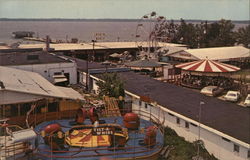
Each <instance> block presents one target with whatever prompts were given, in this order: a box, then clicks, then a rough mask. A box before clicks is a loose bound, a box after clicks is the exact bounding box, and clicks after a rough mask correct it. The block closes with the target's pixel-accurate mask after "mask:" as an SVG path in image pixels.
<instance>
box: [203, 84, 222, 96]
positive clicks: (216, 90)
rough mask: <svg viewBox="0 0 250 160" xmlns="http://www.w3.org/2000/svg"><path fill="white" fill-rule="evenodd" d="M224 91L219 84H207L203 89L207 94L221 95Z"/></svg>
mask: <svg viewBox="0 0 250 160" xmlns="http://www.w3.org/2000/svg"><path fill="white" fill-rule="evenodd" d="M223 91H224V89H223V88H220V87H217V86H206V87H204V88H203V89H202V90H201V93H202V94H204V95H207V96H213V97H216V96H219V95H220V94H222V92H223Z"/></svg>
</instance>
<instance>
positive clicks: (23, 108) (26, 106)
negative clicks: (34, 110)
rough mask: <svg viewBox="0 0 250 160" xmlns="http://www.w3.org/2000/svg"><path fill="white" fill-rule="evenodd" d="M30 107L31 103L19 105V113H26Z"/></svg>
mask: <svg viewBox="0 0 250 160" xmlns="http://www.w3.org/2000/svg"><path fill="white" fill-rule="evenodd" d="M30 108H31V103H24V104H21V105H20V115H23V116H24V115H26V114H27V112H28V111H29V110H30Z"/></svg>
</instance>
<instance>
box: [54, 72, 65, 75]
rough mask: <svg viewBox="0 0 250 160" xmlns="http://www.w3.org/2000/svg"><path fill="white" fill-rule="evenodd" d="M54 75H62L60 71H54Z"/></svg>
mask: <svg viewBox="0 0 250 160" xmlns="http://www.w3.org/2000/svg"><path fill="white" fill-rule="evenodd" d="M54 75H55V76H60V75H63V74H62V72H55V73H54Z"/></svg>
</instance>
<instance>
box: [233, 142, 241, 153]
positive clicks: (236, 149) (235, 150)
mask: <svg viewBox="0 0 250 160" xmlns="http://www.w3.org/2000/svg"><path fill="white" fill-rule="evenodd" d="M234 152H238V153H239V152H240V146H238V145H237V144H234Z"/></svg>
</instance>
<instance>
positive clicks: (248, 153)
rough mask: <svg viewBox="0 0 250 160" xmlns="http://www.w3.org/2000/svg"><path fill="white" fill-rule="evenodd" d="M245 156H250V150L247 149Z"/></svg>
mask: <svg viewBox="0 0 250 160" xmlns="http://www.w3.org/2000/svg"><path fill="white" fill-rule="evenodd" d="M247 158H250V150H248V151H247Z"/></svg>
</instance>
